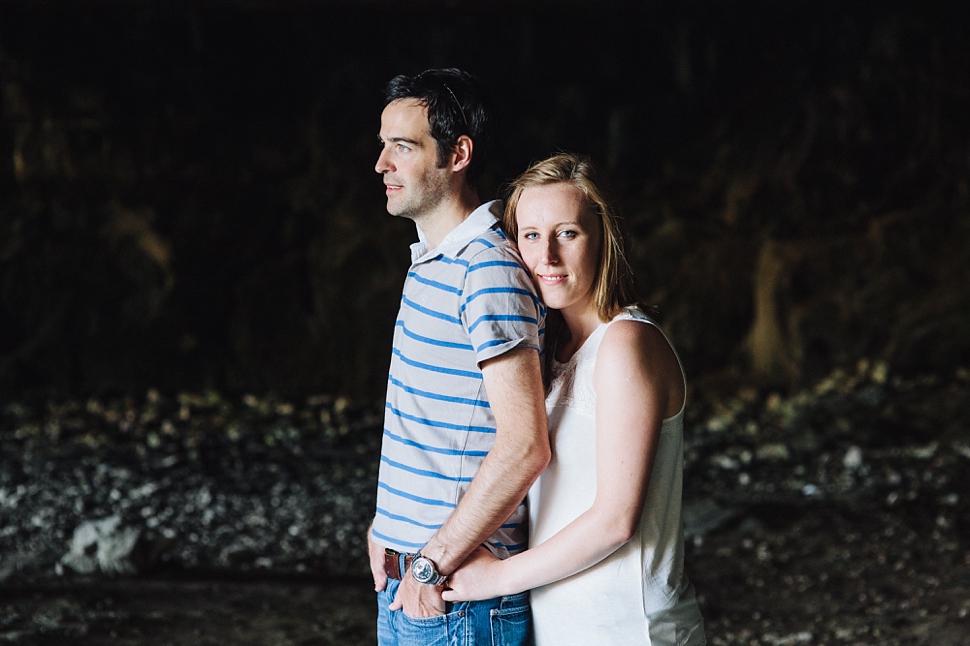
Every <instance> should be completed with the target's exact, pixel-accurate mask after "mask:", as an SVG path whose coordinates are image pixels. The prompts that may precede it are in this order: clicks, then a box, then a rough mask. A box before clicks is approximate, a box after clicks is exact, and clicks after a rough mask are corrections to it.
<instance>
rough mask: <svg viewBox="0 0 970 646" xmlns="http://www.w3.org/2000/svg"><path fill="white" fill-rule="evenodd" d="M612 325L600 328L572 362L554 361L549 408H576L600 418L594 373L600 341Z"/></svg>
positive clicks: (574, 356)
mask: <svg viewBox="0 0 970 646" xmlns="http://www.w3.org/2000/svg"><path fill="white" fill-rule="evenodd" d="M613 320H614V321H615V320H616V319H613ZM611 322H612V321H611ZM608 325H609V323H602V324H600V326H599V327H598V328H596V329H595V330H594V331H593V333H592V334H590V335H589V338H588V339H586V342H585V343H583V345H582V347H580V348H579V350H577V351H576V352H574V353H573V356H571V357H569V360H568V361H565V362H563V363H560V362H558V361H556V358H555V357H553V359H552V365H551V366H550V372H551V374H552V378H551V379H550V383H549V395H548V396H547V397H546V401H547V402H549V406H548V408H556V407H561V408H572V409H574V410H578V411H580V412H582V413H585V414H586V415H589V416H590V417H595V416H596V391H594V390H593V370H594V369H595V367H596V351H597V350H598V349H599V344H600V338H601V337H602V335H603V334H604V332H605V331H606V327H607V326H608Z"/></svg>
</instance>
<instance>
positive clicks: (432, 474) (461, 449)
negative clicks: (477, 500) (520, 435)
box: [373, 201, 545, 557]
mask: <svg viewBox="0 0 970 646" xmlns="http://www.w3.org/2000/svg"><path fill="white" fill-rule="evenodd" d="M501 208H502V206H501V203H500V202H497V201H495V202H490V203H488V204H484V205H482V206H480V207H479V208H477V209H476V210H475V211H474V212H472V214H471V215H470V216H468V218H467V219H466V220H465V221H464V222H463V223H462V224H460V225H459V226H458V227H456V228H455V229H454V230H453V231H452V232H451V233H449V234H448V236H446V237H445V239H444V240H443V241H442V242H441V244H440V245H438V247H437V248H436V249H434V250H432V251H431V252H426V246H425V245H424V244H423V242H419V243H417V244H415V245H412V247H411V255H412V264H411V269H410V271H409V272H408V275H407V279H406V280H405V283H404V295H403V297H402V299H401V309H400V312H399V314H398V318H397V324H396V327H395V330H394V349H393V352H392V354H391V368H390V374H389V375H388V383H387V403H386V410H385V412H384V439H383V445H382V448H381V465H380V473H379V476H378V485H377V486H378V489H377V514H376V516H375V517H374V529H373V536H374V539H375V540H376V542H378V543H379V544H382V545H384V546H385V547H390V548H392V549H395V550H398V551H401V552H414V551H417V550H418V549H420V548H421V547H423V546H424V545H425V544H426V543H427V542H428V540H429V539H430V538H431V536H432V535H433V534H434V533H435V531H437V529H438V528H439V527H441V525H442V524H443V523H444V522H445V520H447V518H448V517H449V516H450V515H451V513H452V511H453V510H454V509H455V507H456V505H457V504H458V501H459V500H461V497H462V496H463V495H464V493H465V491H466V490H467V489H468V485H469V483H471V480H472V478H473V477H474V476H475V473H476V472H477V471H478V467H479V466H480V465H481V463H482V460H484V459H485V456H486V455H487V454H488V451H489V449H490V448H491V447H492V442H493V441H494V439H495V419H494V417H493V416H492V411H491V409H490V408H489V403H488V396H487V395H486V394H485V387H484V384H483V382H482V372H481V370H480V369H479V365H480V364H481V362H483V361H485V360H487V359H491V358H493V357H497V356H499V355H501V354H503V353H504V352H507V351H509V350H511V349H513V348H519V347H528V348H534V349H535V350H536V351H541V338H542V337H541V334H542V328H543V325H544V320H545V309H544V308H543V306H542V305H541V304H540V302H539V299H538V297H537V296H536V290H535V287H534V286H533V284H532V281H531V279H530V277H529V274H528V272H527V271H526V270H525V268H523V266H522V265H521V260H520V258H519V256H518V254H517V253H516V251H515V250H514V249H513V248H512V247H511V246H510V244H509V242H508V240H507V239H506V238H505V235H504V234H503V233H502V231H501V230H500V229H499V228H498V224H497V221H496V216H498V215H499V214H501ZM527 528H528V513H527V511H526V509H525V505H524V503H523V504H521V505H519V507H518V509H516V510H515V512H514V513H513V514H512V516H511V517H510V518H509V519H508V520H507V521H506V522H505V523H504V524H503V525H502V527H501V528H500V529H499V530H498V531H497V532H496V533H495V534H494V535H492V536H491V537H490V538H489V540H488V541H487V545H488V546H489V547H490V548H491V550H492V551H493V552H494V553H495V554H497V555H498V556H500V557H505V556H508V555H511V554H514V553H516V552H518V551H520V550H522V549H524V548H525V547H526V536H527Z"/></svg>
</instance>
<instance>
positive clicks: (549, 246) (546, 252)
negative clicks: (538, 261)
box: [542, 241, 559, 265]
mask: <svg viewBox="0 0 970 646" xmlns="http://www.w3.org/2000/svg"><path fill="white" fill-rule="evenodd" d="M542 262H544V263H545V264H547V265H554V264H556V263H557V262H559V249H557V248H556V243H555V242H554V241H552V242H547V243H546V245H545V247H544V248H543V249H542Z"/></svg>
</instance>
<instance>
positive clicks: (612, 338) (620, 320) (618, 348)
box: [597, 310, 676, 362]
mask: <svg viewBox="0 0 970 646" xmlns="http://www.w3.org/2000/svg"><path fill="white" fill-rule="evenodd" d="M634 311H635V312H636V313H637V314H634V315H626V316H625V315H623V314H621V315H620V316H617V317H616V318H614V319H613V320H612V321H610V323H609V326H608V327H607V328H606V330H605V333H604V334H603V341H602V342H601V343H600V347H599V352H598V353H597V354H599V355H600V356H603V355H604V354H605V355H607V356H609V355H616V357H617V358H620V359H622V358H626V359H627V360H629V361H635V360H656V359H657V358H659V357H658V355H662V356H665V355H671V358H674V360H675V362H676V358H675V357H673V351H672V349H671V347H670V343H669V342H668V341H667V337H665V336H664V333H663V332H662V331H661V330H660V327H659V326H658V325H657V324H656V322H654V321H653V319H651V318H650V317H648V316H647V315H645V314H643V313H642V312H641V311H640V310H634Z"/></svg>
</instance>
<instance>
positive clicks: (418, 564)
mask: <svg viewBox="0 0 970 646" xmlns="http://www.w3.org/2000/svg"><path fill="white" fill-rule="evenodd" d="M411 576H412V577H413V578H414V580H415V581H417V582H418V583H424V584H425V585H441V584H442V583H444V581H445V579H446V578H447V577H445V576H444V575H443V574H440V573H439V572H438V568H437V566H435V564H434V561H432V560H431V559H429V558H428V557H427V556H423V555H422V554H421V552H418V553H417V554H415V555H414V558H413V559H411Z"/></svg>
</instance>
